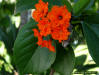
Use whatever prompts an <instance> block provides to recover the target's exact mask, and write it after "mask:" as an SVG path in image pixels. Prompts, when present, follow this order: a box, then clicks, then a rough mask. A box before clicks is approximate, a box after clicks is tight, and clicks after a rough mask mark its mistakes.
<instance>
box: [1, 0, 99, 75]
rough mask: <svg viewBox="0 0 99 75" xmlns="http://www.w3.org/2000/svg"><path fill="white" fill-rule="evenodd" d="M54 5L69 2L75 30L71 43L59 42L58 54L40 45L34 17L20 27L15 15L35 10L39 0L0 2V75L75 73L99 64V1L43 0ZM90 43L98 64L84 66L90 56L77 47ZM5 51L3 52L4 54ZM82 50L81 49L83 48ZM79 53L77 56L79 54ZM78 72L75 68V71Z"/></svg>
mask: <svg viewBox="0 0 99 75" xmlns="http://www.w3.org/2000/svg"><path fill="white" fill-rule="evenodd" d="M43 1H45V2H49V8H51V7H52V6H53V5H59V6H61V5H66V6H67V8H68V10H69V11H70V12H71V13H72V18H71V22H70V23H71V25H72V33H71V36H70V42H69V45H68V46H67V47H66V48H64V47H63V46H62V44H59V43H58V42H57V41H53V42H54V43H55V48H56V53H53V52H50V51H49V50H48V49H47V48H41V47H38V46H37V45H36V42H37V38H35V37H34V36H33V31H32V29H33V28H37V26H36V24H37V23H36V22H35V21H34V20H33V19H30V21H29V22H28V23H27V24H25V25H24V26H23V27H22V28H21V29H20V30H19V27H17V28H16V22H15V21H13V19H12V17H13V16H14V17H17V16H20V13H23V12H26V11H29V10H32V9H35V7H34V5H35V4H36V3H38V0H16V2H13V3H11V1H10V0H8V1H6V0H3V1H2V2H0V40H1V41H0V75H14V74H15V71H16V72H17V73H19V74H20V75H24V74H33V75H34V74H37V75H49V74H50V71H51V70H55V73H54V74H57V73H58V74H59V75H71V74H72V73H73V70H76V71H77V72H85V71H88V69H91V68H93V67H97V66H99V59H98V57H99V53H98V52H99V21H98V20H99V0H53V1H52V0H43ZM81 44H87V46H88V51H89V53H90V55H91V57H92V59H93V60H94V62H95V63H94V64H93V63H92V64H90V65H88V63H87V64H86V65H84V63H85V61H86V59H87V55H85V54H83V55H81V56H80V55H79V56H76V53H77V52H76V48H77V47H78V46H79V45H81ZM2 51H3V53H2ZM80 52H81V50H80ZM75 56H76V57H75ZM74 73H75V71H74Z"/></svg>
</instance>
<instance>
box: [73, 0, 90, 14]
mask: <svg viewBox="0 0 99 75" xmlns="http://www.w3.org/2000/svg"><path fill="white" fill-rule="evenodd" d="M89 3H90V0H78V1H77V2H76V3H75V4H74V5H73V13H74V15H79V13H81V12H82V11H83V10H84V9H85V8H86V7H87V5H88V4H89Z"/></svg>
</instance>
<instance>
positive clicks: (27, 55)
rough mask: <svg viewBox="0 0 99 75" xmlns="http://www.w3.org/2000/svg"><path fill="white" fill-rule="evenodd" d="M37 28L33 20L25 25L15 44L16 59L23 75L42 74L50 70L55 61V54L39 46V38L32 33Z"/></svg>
mask: <svg viewBox="0 0 99 75" xmlns="http://www.w3.org/2000/svg"><path fill="white" fill-rule="evenodd" d="M36 27H37V26H36V23H35V22H34V21H33V20H31V21H30V22H29V23H27V24H26V25H24V26H23V28H22V29H21V30H20V31H19V33H18V36H17V38H16V41H15V44H14V59H15V63H16V66H17V68H18V69H19V71H20V72H21V73H26V74H27V73H29V74H33V73H41V72H43V71H45V70H47V69H48V68H50V66H51V65H52V64H53V62H54V60H55V55H56V54H55V53H53V52H50V51H49V49H48V48H41V47H38V46H37V44H36V43H37V38H35V37H34V36H33V31H32V29H33V28H36Z"/></svg>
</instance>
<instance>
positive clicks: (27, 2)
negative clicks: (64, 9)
mask: <svg viewBox="0 0 99 75" xmlns="http://www.w3.org/2000/svg"><path fill="white" fill-rule="evenodd" d="M38 1H39V0H18V1H17V4H16V11H15V13H20V12H22V11H26V10H28V9H32V8H34V6H35V4H36V3H38ZM43 1H44V2H48V3H49V7H51V6H52V5H61V0H53V1H52V0H43Z"/></svg>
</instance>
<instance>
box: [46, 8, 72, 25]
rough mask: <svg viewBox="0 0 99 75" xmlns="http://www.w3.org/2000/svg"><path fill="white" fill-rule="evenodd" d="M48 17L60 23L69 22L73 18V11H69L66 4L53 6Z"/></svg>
mask: <svg viewBox="0 0 99 75" xmlns="http://www.w3.org/2000/svg"><path fill="white" fill-rule="evenodd" d="M47 17H48V19H49V20H50V21H51V22H54V23H58V24H64V23H66V24H68V22H69V21H70V18H71V13H70V12H68V10H67V8H66V6H53V8H52V9H51V11H50V12H49V13H48V15H47Z"/></svg>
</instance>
